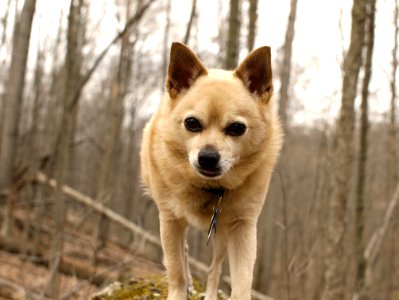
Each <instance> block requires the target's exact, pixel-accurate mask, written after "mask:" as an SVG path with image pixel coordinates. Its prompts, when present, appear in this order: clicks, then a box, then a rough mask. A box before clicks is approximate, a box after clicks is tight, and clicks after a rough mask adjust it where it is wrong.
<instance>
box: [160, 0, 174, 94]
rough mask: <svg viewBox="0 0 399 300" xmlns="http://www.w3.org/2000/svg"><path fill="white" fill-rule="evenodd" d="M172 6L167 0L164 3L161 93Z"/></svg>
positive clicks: (166, 66) (167, 55)
mask: <svg viewBox="0 0 399 300" xmlns="http://www.w3.org/2000/svg"><path fill="white" fill-rule="evenodd" d="M171 5H172V0H168V2H167V3H166V16H165V30H164V32H163V63H162V78H161V80H162V86H161V88H162V89H161V91H162V90H163V89H164V87H165V80H166V70H167V69H168V61H169V48H170V45H169V31H170V9H171Z"/></svg>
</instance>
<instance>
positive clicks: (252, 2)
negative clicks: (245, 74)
mask: <svg viewBox="0 0 399 300" xmlns="http://www.w3.org/2000/svg"><path fill="white" fill-rule="evenodd" d="M257 10H258V0H249V10H248V15H249V23H248V38H247V48H248V52H251V51H252V50H253V49H254V44H255V37H256V22H257V19H258V12H257Z"/></svg>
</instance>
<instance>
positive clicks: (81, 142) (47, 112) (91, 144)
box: [0, 0, 399, 300]
mask: <svg viewBox="0 0 399 300" xmlns="http://www.w3.org/2000/svg"><path fill="white" fill-rule="evenodd" d="M2 1H3V2H4V3H2V7H3V8H4V9H3V10H2V11H1V12H0V64H1V68H0V96H1V98H0V99H1V103H0V111H1V112H0V113H1V118H0V133H1V135H0V141H1V143H0V197H1V200H0V223H1V237H0V298H1V299H3V298H4V299H88V298H89V295H90V294H91V293H93V291H95V290H96V289H99V288H100V287H101V286H103V285H105V284H106V283H108V282H110V281H112V280H115V279H117V278H120V277H123V276H127V275H132V274H133V275H135V276H143V275H148V274H154V273H157V272H158V273H159V272H161V269H160V266H159V263H160V262H161V250H160V248H159V247H158V246H157V239H156V238H155V239H154V238H153V237H157V236H158V220H157V211H156V208H155V207H154V204H153V203H152V202H151V201H150V200H149V199H148V198H146V197H144V196H143V195H142V191H141V189H140V184H139V179H138V178H139V174H138V173H139V157H138V153H139V149H140V139H141V130H142V127H143V124H144V123H145V121H146V119H147V118H148V115H149V111H150V109H149V107H150V106H151V104H150V103H151V101H148V100H149V99H154V98H157V97H158V96H159V95H160V93H161V91H162V89H163V82H164V78H165V70H166V66H167V63H168V51H169V45H170V42H171V41H172V40H179V41H182V42H184V43H186V44H188V45H189V46H191V47H193V48H194V49H195V48H196V47H197V46H198V45H199V44H201V41H200V40H199V36H200V34H199V33H201V31H202V30H204V29H203V28H201V27H200V26H198V24H199V22H198V19H199V18H207V16H206V14H207V12H206V11H203V10H199V9H198V3H197V1H196V0H193V1H192V3H191V4H190V5H191V8H190V9H188V10H187V11H181V12H180V14H179V15H180V17H181V18H184V20H187V22H186V23H185V24H186V25H185V28H183V29H182V28H181V27H180V28H176V26H175V22H176V19H175V18H172V17H171V11H173V10H175V9H177V10H178V9H179V8H178V5H179V4H178V3H177V1H171V0H137V1H129V0H108V1H107V5H110V6H112V7H114V8H115V21H114V23H112V22H111V23H109V24H111V25H109V26H115V27H116V28H115V31H114V32H116V33H115V35H114V36H113V37H111V38H110V39H109V40H107V41H106V42H104V40H103V39H102V40H101V43H99V42H98V39H99V38H100V37H98V36H97V35H96V26H99V25H100V24H101V22H105V20H102V19H101V17H96V14H95V13H94V12H93V11H98V10H96V5H97V1H88V0H71V1H69V0H68V1H67V0H65V1H63V4H62V5H61V4H60V5H59V7H58V8H59V9H58V10H57V11H55V10H54V9H52V10H51V7H53V6H51V5H50V4H49V3H50V2H48V3H47V4H48V5H49V7H50V8H48V9H50V10H48V11H45V9H46V5H43V3H45V1H43V0H37V1H36V0H24V1H23V0H19V1H18V0H2ZM286 1H287V2H288V0H286ZM380 1H381V2H384V3H385V5H390V7H391V8H392V11H394V14H393V15H394V17H393V18H391V17H390V18H385V19H384V20H379V22H385V23H389V24H391V26H392V27H393V28H394V29H393V31H392V32H393V34H392V36H386V37H385V39H386V40H388V39H389V40H391V41H393V42H392V43H390V44H392V45H394V46H393V48H392V49H389V50H387V52H386V53H388V54H389V55H390V56H391V58H390V62H391V63H390V65H388V66H386V68H385V69H386V70H388V71H387V74H386V77H385V79H384V80H385V82H384V83H383V84H382V83H381V85H385V86H389V87H390V88H389V90H387V92H386V93H385V94H384V95H386V96H385V99H374V101H382V102H385V103H389V105H388V106H389V108H388V109H386V111H385V112H384V113H383V116H384V118H375V117H374V115H373V114H374V112H373V111H370V109H369V108H368V103H369V99H370V98H371V99H372V98H373V92H375V91H372V90H371V89H370V88H369V83H370V80H372V76H373V71H374V70H375V68H373V62H374V61H375V60H374V59H373V58H374V56H373V49H374V40H375V36H374V33H375V30H374V28H375V15H376V14H375V12H376V2H377V5H378V2H380ZM55 2H56V1H55ZM217 2H218V7H219V11H218V12H217V13H218V14H219V15H218V19H219V20H220V22H219V28H218V30H219V34H218V36H217V38H215V39H214V40H213V41H212V47H210V49H211V48H212V49H214V48H215V47H217V49H218V50H217V51H203V52H200V53H199V55H200V56H201V58H202V59H203V60H204V61H205V63H206V64H207V65H210V66H220V67H225V68H234V67H235V66H236V65H237V63H238V60H239V55H240V53H245V54H246V53H247V52H249V51H251V50H252V49H253V47H254V44H255V41H256V38H257V33H258V31H259V29H260V28H259V26H260V25H259V22H258V20H259V19H258V16H262V14H263V12H262V11H260V10H259V7H260V5H259V4H260V3H262V2H263V1H260V3H258V1H257V0H230V1H227V0H225V1H217ZM40 3H41V5H40V6H39V4H40ZM272 5H273V4H272V2H270V6H272ZM302 5H303V6H306V5H307V3H306V1H301V0H299V1H298V0H291V1H290V3H289V7H290V9H289V15H288V19H287V20H284V22H281V23H280V24H279V25H278V26H280V25H281V24H284V26H286V29H284V30H285V32H286V34H285V38H284V43H283V45H282V47H281V49H280V50H279V52H278V53H279V55H277V57H274V74H275V82H276V83H277V84H276V87H278V88H276V91H275V100H276V101H277V102H278V110H279V114H280V115H281V118H282V120H283V123H284V127H285V130H286V142H285V146H284V149H283V153H282V157H281V159H280V162H279V164H278V167H277V169H276V172H275V174H274V177H273V180H272V184H271V188H270V192H269V196H268V201H267V202H266V205H265V207H264V209H263V211H262V214H261V217H260V220H259V224H258V227H259V236H258V260H257V266H256V272H255V282H254V286H253V288H254V289H255V290H256V291H258V292H259V293H261V294H267V295H268V296H271V297H273V298H274V299H288V300H293V299H309V300H310V299H314V300H318V299H323V300H337V299H373V300H375V299H380V300H397V299H399V208H398V205H397V203H398V201H399V190H398V188H397V186H398V182H399V180H398V173H399V171H398V170H399V164H398V146H399V145H398V137H397V126H398V121H397V113H398V109H397V101H398V96H397V84H398V80H397V60H398V51H399V50H398V30H399V24H398V22H399V21H398V9H399V8H398V6H399V3H398V1H397V0H391V1H388V0H386V1H383V0H379V1H376V0H353V8H352V12H351V15H350V18H351V25H350V26H347V27H341V28H339V27H338V26H337V30H341V31H344V30H348V32H347V33H345V34H346V35H347V36H349V37H350V40H349V42H348V46H347V47H346V46H345V47H344V48H343V49H342V54H343V55H342V59H341V60H340V61H337V64H341V69H342V77H341V78H340V81H339V82H338V83H336V85H337V87H336V91H335V92H334V94H332V95H331V97H330V100H331V103H335V105H338V106H339V107H340V109H339V112H338V115H337V116H334V115H331V116H330V118H329V119H326V120H321V119H319V120H317V121H312V122H306V121H305V122H302V123H301V122H293V116H294V115H295V114H297V113H300V112H301V110H302V109H303V108H302V106H301V103H302V101H303V100H304V99H301V97H300V95H296V94H295V90H294V88H293V87H294V86H295V85H299V84H304V85H306V80H308V81H309V80H312V78H309V76H308V75H307V73H306V66H301V65H300V64H299V62H297V61H295V60H293V59H292V58H293V53H295V51H296V46H298V45H297V44H295V43H294V41H295V34H296V33H297V32H296V31H295V22H296V20H297V18H301V17H302V16H301V15H299V14H298V15H297V6H298V7H300V6H302ZM39 7H40V9H42V10H43V11H38V8H39ZM377 7H378V6H377ZM35 8H36V11H35ZM223 8H224V9H223ZM308 10H311V7H310V8H308ZM302 12H303V10H302ZM314 13H315V14H317V11H315V12H314ZM43 14H58V19H59V23H58V24H51V25H48V24H47V25H46V24H43V21H42V20H41V18H38V17H37V16H38V15H43ZM282 18H283V17H282ZM180 22H181V20H180ZM338 23H339V22H338V20H337V24H338ZM285 24H286V25H285ZM322 25H323V24H316V26H321V28H322ZM276 26H277V25H276ZM39 27H40V28H39ZM34 28H36V32H37V31H38V32H39V37H40V38H38V37H37V34H36V39H30V36H31V32H32V30H33V29H34ZM37 28H39V30H38V29H37ZM118 30H119V31H118ZM321 30H322V29H321ZM349 31H350V32H349ZM154 32H158V34H157V35H155V34H154ZM159 32H161V33H162V34H159ZM39 40H40V41H42V42H39ZM43 41H44V42H43ZM338 42H339V41H337V44H339V43H338ZM298 47H299V46H298ZM99 49H100V50H99ZM28 58H29V59H28ZM306 76H308V77H306ZM301 77H302V78H303V77H305V78H307V79H306V80H302V81H301V80H300V79H301ZM326 80H329V79H328V78H326ZM304 82H305V83H304ZM331 84H334V83H331ZM304 88H306V86H305V87H304ZM355 99H357V100H358V101H357V102H359V103H360V104H359V105H357V104H356V105H355ZM357 102H356V103H357ZM142 229H144V230H145V232H144V231H143V230H142ZM148 233H149V234H148ZM151 234H152V235H151ZM189 241H190V252H191V254H192V257H193V258H194V259H195V262H194V263H193V265H197V267H196V268H195V267H194V270H195V273H196V274H197V276H199V277H200V278H204V275H205V274H204V272H203V271H204V270H203V268H202V269H201V265H200V266H199V267H198V263H201V262H202V263H208V262H209V259H210V257H209V254H210V250H209V249H208V248H207V247H206V242H205V233H204V232H199V231H196V230H192V231H191V232H190V239H189ZM227 273H228V268H227V266H226V274H227ZM2 297H3V298H2ZM18 297H19V298H18ZM259 297H260V298H261V296H259Z"/></svg>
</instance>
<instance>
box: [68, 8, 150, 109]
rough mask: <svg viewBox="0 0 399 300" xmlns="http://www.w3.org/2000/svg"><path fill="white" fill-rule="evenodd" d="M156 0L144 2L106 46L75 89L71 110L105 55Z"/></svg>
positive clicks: (70, 105)
mask: <svg viewBox="0 0 399 300" xmlns="http://www.w3.org/2000/svg"><path fill="white" fill-rule="evenodd" d="M154 2H155V0H149V1H148V2H147V3H146V4H144V5H143V6H142V7H141V8H140V10H139V11H137V12H136V14H135V15H134V16H133V17H132V18H131V19H130V20H129V21H128V22H127V23H126V25H125V28H123V30H122V31H121V32H119V33H118V34H117V35H116V36H115V37H114V38H113V39H112V41H111V42H110V43H109V44H108V46H107V47H105V48H104V50H103V51H101V53H100V54H99V55H98V57H97V58H96V60H95V61H94V63H93V65H92V66H91V68H90V69H89V70H88V71H87V72H86V74H84V75H83V76H82V81H81V82H80V84H79V86H78V88H77V89H76V91H75V94H74V97H73V98H72V101H71V103H70V104H69V110H72V109H73V107H74V106H75V105H76V104H77V103H78V100H79V97H80V94H81V92H82V90H83V88H84V87H85V85H86V84H87V82H88V81H89V80H90V78H91V76H92V75H93V73H94V71H95V70H96V69H97V67H98V65H99V64H100V63H101V62H102V60H103V59H104V57H105V55H106V54H107V53H108V51H109V49H111V47H112V46H113V45H114V44H115V43H116V42H117V41H118V40H119V39H120V38H122V37H123V36H124V35H125V33H126V32H127V31H128V30H129V29H130V27H132V26H133V25H135V24H137V23H138V22H139V21H140V20H141V19H142V17H143V16H144V13H145V12H146V11H147V10H148V8H149V7H150V6H151V4H152V3H154Z"/></svg>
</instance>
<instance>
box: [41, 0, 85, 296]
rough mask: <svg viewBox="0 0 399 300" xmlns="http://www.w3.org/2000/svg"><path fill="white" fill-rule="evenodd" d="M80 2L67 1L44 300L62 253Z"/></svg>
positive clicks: (55, 284)
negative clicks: (54, 177) (64, 54)
mask: <svg viewBox="0 0 399 300" xmlns="http://www.w3.org/2000/svg"><path fill="white" fill-rule="evenodd" d="M83 5H84V0H79V1H78V3H77V4H76V1H74V0H71V3H70V7H69V16H68V32H67V51H66V57H65V64H64V66H65V89H64V91H65V92H64V96H63V99H62V107H63V112H62V119H61V120H62V123H61V130H60V132H59V137H58V144H57V150H56V156H55V157H56V164H57V169H56V181H57V183H58V185H57V187H56V189H55V191H54V201H55V205H54V211H53V216H54V233H53V240H52V246H51V255H50V276H49V281H48V290H47V291H48V296H49V297H50V298H52V299H57V298H58V293H59V276H58V267H59V264H60V261H61V256H62V251H63V226H64V219H65V214H66V205H65V200H64V197H63V194H62V187H63V185H64V183H65V181H66V176H67V173H68V167H69V160H70V147H69V146H70V142H71V140H72V138H73V128H74V124H73V123H74V122H75V121H76V114H77V103H74V104H75V105H71V104H72V103H73V101H74V93H75V91H76V90H77V88H78V85H79V83H80V82H79V79H80V70H81V65H82V59H81V58H82V55H81V51H82V49H81V47H80V46H81V43H80V41H79V37H80V35H79V31H80V30H82V28H81V25H82V24H81V22H80V19H81V10H82V7H83Z"/></svg>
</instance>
